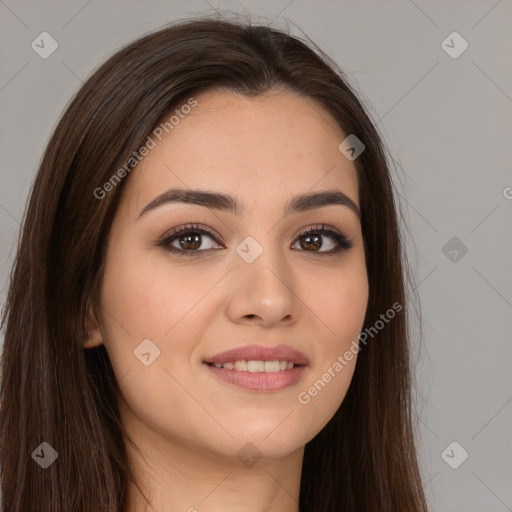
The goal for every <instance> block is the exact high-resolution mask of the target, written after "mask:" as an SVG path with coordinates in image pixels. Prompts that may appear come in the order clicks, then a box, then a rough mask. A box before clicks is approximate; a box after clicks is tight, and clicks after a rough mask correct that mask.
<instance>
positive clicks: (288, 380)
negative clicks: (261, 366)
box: [205, 363, 306, 391]
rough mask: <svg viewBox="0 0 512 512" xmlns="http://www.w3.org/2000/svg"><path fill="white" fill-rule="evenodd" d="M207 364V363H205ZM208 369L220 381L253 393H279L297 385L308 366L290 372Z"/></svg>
mask: <svg viewBox="0 0 512 512" xmlns="http://www.w3.org/2000/svg"><path fill="white" fill-rule="evenodd" d="M205 364H206V363H205ZM206 367H207V368H208V369H209V370H210V371H211V372H213V373H214V374H215V375H217V377H219V379H221V380H223V381H225V382H228V383H229V384H233V385H235V386H238V387H240V388H244V389H250V390H252V391H279V390H280V389H284V388H287V387H288V386H293V385H294V384H297V383H298V382H299V381H300V379H301V378H302V374H303V373H304V371H305V370H306V366H294V367H293V368H291V369H290V370H279V371H278V372H268V373H267V372H249V371H247V372H244V371H238V370H227V369H226V368H217V367H216V366H215V365H209V364H206Z"/></svg>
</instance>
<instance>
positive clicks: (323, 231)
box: [156, 222, 354, 256]
mask: <svg viewBox="0 0 512 512" xmlns="http://www.w3.org/2000/svg"><path fill="white" fill-rule="evenodd" d="M190 232H194V233H199V234H202V235H207V236H209V237H210V238H212V239H213V240H214V241H215V242H216V243H220V244H222V245H224V242H223V241H222V237H221V236H220V235H218V234H217V233H215V232H214V231H213V230H211V229H210V228H208V227H207V226H205V225H203V224H199V223H194V222H190V223H188V224H184V225H181V226H177V227H174V228H171V229H170V230H168V231H166V232H165V233H164V234H163V235H162V237H160V239H159V240H158V241H157V243H156V245H159V246H163V247H164V248H167V247H169V246H170V240H171V239H172V238H176V237H178V236H181V235H183V234H186V233H190ZM314 233H317V234H320V235H321V236H328V237H330V238H332V239H333V240H334V241H335V242H336V248H335V249H334V250H332V249H331V250H330V251H312V253H313V254H315V253H316V254H320V255H325V256H328V255H332V256H334V255H336V254H338V253H340V252H343V251H346V250H348V249H350V248H351V247H353V245H354V241H353V239H352V238H349V237H348V236H346V235H345V234H344V233H343V232H342V231H340V230H339V229H338V228H336V227H334V226H331V225H329V224H325V223H321V224H320V223H319V224H313V225H310V226H307V227H305V228H303V229H301V231H300V232H299V233H298V234H297V235H296V237H295V239H294V244H295V241H296V240H298V239H299V238H300V237H301V236H305V235H308V234H314ZM224 248H225V247H224ZM167 250H168V251H169V252H173V253H178V254H181V255H195V254H199V253H202V252H207V253H208V252H210V251H211V250H212V249H208V250H202V251H199V250H196V251H185V250H181V249H178V248H176V247H172V249H167ZM301 252H306V253H307V252H308V251H301Z"/></svg>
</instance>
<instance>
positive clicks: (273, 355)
mask: <svg viewBox="0 0 512 512" xmlns="http://www.w3.org/2000/svg"><path fill="white" fill-rule="evenodd" d="M243 359H245V360H246V361H250V360H253V361H275V360H280V361H290V362H292V363H294V364H296V365H303V366H307V365H308V364H309V360H308V358H307V357H306V356H305V355H304V354H303V353H302V352H299V351H298V350H295V349H294V348H292V347H290V346H288V345H277V346H276V347H264V346H263V345H246V346H244V347H236V348H232V349H230V350H226V351H225V352H221V353H220V354H216V355H214V356H212V357H209V358H207V359H205V360H204V361H203V362H204V363H217V364H224V363H230V362H234V361H241V360H243Z"/></svg>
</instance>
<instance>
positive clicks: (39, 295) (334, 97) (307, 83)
mask: <svg viewBox="0 0 512 512" xmlns="http://www.w3.org/2000/svg"><path fill="white" fill-rule="evenodd" d="M214 87H225V88H228V89H230V90H233V91H236V92H238V93H241V94H244V95H247V96H252V97H254V96H258V95H261V94H263V93H265V92H267V91H269V90H272V89H274V90H275V89H279V90H283V91H290V92H292V93H294V94H299V95H301V96H303V97H304V98H306V99H312V100H315V101H316V102H317V104H320V105H322V106H323V108H325V110H326V111H327V112H329V113H330V114H331V115H332V116H334V118H335V119H336V120H337V121H338V123H339V126H340V128H341V129H342V131H343V132H344V133H345V134H347V135H348V134H354V135H355V136H357V138H358V139H360V140H361V141H362V142H363V143H364V145H365V146H366V148H365V150H364V152H363V153H362V154H361V155H360V156H359V157H358V158H357V159H356V160H355V165H356V169H357V174H358V183H359V202H360V208H361V222H362V231H363V239H364V245H365V255H366V262H367V263H366V264H367V273H368V280H369V286H370V294H369V303H368V307H367V314H366V318H365V323H364V328H365V329H366V328H368V327H370V326H372V325H373V324H374V323H375V322H376V320H378V319H379V318H380V315H381V314H382V313H384V312H386V311H387V310H388V309H389V308H390V307H391V306H392V305H393V304H395V303H398V304H400V305H402V306H403V311H402V312H401V313H400V314H397V315H396V316H395V318H394V319H393V321H391V322H389V323H388V324H387V325H386V326H385V328H383V329H382V330H381V331H380V332H379V334H378V336H375V338H374V339H372V340H371V341H369V342H368V343H367V344H366V345H365V346H364V347H363V349H362V350H361V352H360V353H359V356H358V360H357V365H356V368H355V373H354V376H353V380H352V383H351V385H350V387H349V390H348V392H347V395H346V397H345V399H344V401H343V403H342V405H341V406H340V408H339V410H338V411H337V412H336V414H335V415H334V417H333V418H332V419H331V420H330V421H329V423H328V424H327V425H326V426H325V427H324V428H323V430H322V431H321V432H320V433H319V434H318V435H317V436H316V437H315V438H314V439H313V440H311V441H310V442H309V443H307V445H306V447H305V454H304V460H303V468H302V479H301V486H300V496H299V505H300V510H301V511H302V512H306V511H307V512H320V511H321V512H339V511H341V510H343V511H345V512H349V511H351V512H356V511H357V512H360V511H365V512H366V511H377V510H378V511H380V512H385V511H389V512H391V511H393V512H396V511H407V512H425V511H426V510H427V508H426V503H425V498H424V495H423V490H422V485H421V479H420V472H419V468H418V461H417V456H416V450H415V443H414V435H415V430H414V424H413V421H412V404H413V401H412V393H411V373H410V361H409V359H410V356H409V348H408V339H409V338H410V334H409V332H408V323H407V314H406V313H407V305H406V284H407V272H406V261H405V259H404V255H403V247H402V241H401V236H400V229H399V223H398V211H397V210H398V209H397V205H396V204H395V197H394V193H393V191H394V187H393V185H392V182H391V177H390V171H389V167H388V162H387V157H386V154H387V153H386V150H385V147H384V145H383V143H382V141H381V137H380V136H379V134H378V131H377V129H376V128H375V126H374V124H372V122H371V120H370V116H369V114H368V112H367V110H366V107H365V106H363V104H362V102H361V101H360V100H359V99H358V97H357V96H356V94H355V93H354V92H353V90H352V88H351V87H350V86H349V85H348V80H347V77H346V76H345V75H344V73H343V72H342V70H341V69H339V68H338V67H337V65H336V64H335V63H334V62H333V61H331V60H330V59H329V57H327V56H326V55H325V54H324V53H323V52H322V51H321V50H320V49H318V48H316V47H315V48H314V49H313V48H312V47H310V46H308V44H306V43H304V42H303V41H301V40H300V38H296V37H292V36H291V35H290V34H288V33H286V32H285V31H280V30H277V29H271V28H269V27H266V26H252V25H251V24H250V23H242V22H240V21H228V20H221V19H213V18H209V17H202V18H196V19H188V20H185V21H183V20H182V21H180V22H179V23H174V24H171V25H169V26H166V27H165V28H163V29H160V30H158V31H156V32H154V33H151V34H149V35H145V36H144V37H142V38H140V39H138V40H137V41H135V42H133V43H131V44H129V45H127V46H126V47H124V48H122V49H121V50H120V51H119V52H117V53H116V54H115V55H114V56H112V57H111V58H110V59H108V60H107V61H106V62H105V63H104V64H103V65H101V66H100V67H99V68H98V69H97V70H96V71H95V72H94V73H93V74H92V76H91V77H90V78H89V79H88V80H87V81H86V82H85V84H84V85H83V86H82V87H81V88H80V90H79V91H78V93H77V94H76V96H75V97H74V98H73V100H72V101H71V102H70V104H69V105H68V107H67V109H66V111H65V112H64V114H63V115H62V118H61V119H60V121H59V123H58V125H57V127H56V129H55V131H54V133H53V135H52V137H51V139H50V141H49V143H48V146H47V149H46V151H45V153H44V156H43V159H42V162H41V165H40V168H39V171H38V173H37V176H36V179H35V183H34V185H33V189H32V193H31V197H30V201H29V203H28V209H27V211H26V213H25V218H24V223H23V228H22V232H21V235H20V242H19V246H18V250H17V256H16V259H15V264H14V268H13V271H12V274H11V281H10V287H9V291H8V297H7V302H6V306H5V309H4V312H3V316H2V329H4V330H5V337H4V346H3V354H2V361H1V371H2V375H1V378H2V382H1V392H0V427H1V432H0V457H1V459H0V461H1V490H2V494H3V510H4V511H9V512H36V511H38V512H41V511H48V512H49V511H59V512H60V511H62V512H69V511H76V512H91V511H93V510H94V511H98V512H100V511H101V512H103V511H105V512H106V511H108V512H122V511H124V510H126V507H127V505H128V504H127V488H128V482H129V480H131V481H134V478H133V474H132V472H131V468H130V465H129V463H128V457H127V450H126V446H125V444H124V443H125V439H124V432H123V427H122V425H121V423H120V419H119V414H118V408H117V403H116V399H115V397H116V391H117V389H118V388H117V382H116V379H115V376H114V373H113V370H112V367H111V364H110V361H109V358H108V355H107V353H106V350H105V348H104V346H103V345H101V346H99V347H96V348H94V349H87V350H86V349H84V348H83V344H84V342H85V340H86V338H87V326H86V321H85V319H86V313H87V311H88V307H89V305H91V304H92V305H93V307H95V308H97V307H100V306H98V289H99V288H98V285H99V283H100V282H101V279H102V268H103V267H102V264H103V262H104V250H105V247H106V240H107V237H108V234H109V228H110V226H111V223H112V220H113V217H114V215H115V213H116V209H117V205H118V203H119V198H120V194H121V192H122V189H123V185H124V184H125V183H126V180H127V179H129V176H127V177H125V178H124V180H121V181H120V183H119V184H117V186H115V187H112V190H110V191H109V192H108V193H106V194H103V197H102V198H101V199H98V193H96V194H95V190H97V189H98V188H101V187H102V186H103V185H104V184H105V183H106V182H108V181H109V180H110V179H111V177H112V175H113V173H114V172H115V171H116V170H118V169H120V168H122V167H123V165H124V164H125V163H126V162H127V161H129V159H130V157H131V156H132V155H133V154H134V152H137V151H138V149H139V148H141V146H142V145H143V144H144V143H145V141H146V140H147V138H148V136H149V135H150V134H151V132H152V131H153V129H154V128H155V126H157V123H158V122H159V121H160V120H161V119H162V117H163V116H164V115H165V114H166V113H169V112H170V111H171V110H172V109H173V108H175V107H176V106H177V105H179V104H180V103H181V102H182V101H184V100H186V99H187V98H190V97H191V96H192V95H197V94H198V93H199V92H202V91H206V90H208V89H211V88H214ZM340 142H341V141H340ZM135 172H136V171H135ZM372 337H373V336H372ZM43 442H46V443H48V444H49V445H50V446H51V447H53V449H54V450H55V451H56V452H57V454H58V459H57V461H58V463H55V464H52V465H51V466H50V467H48V468H47V469H46V470H44V471H43V470H42V469H41V468H40V467H39V465H38V464H36V463H35V462H34V460H32V458H33V452H34V450H36V449H37V448H38V447H40V445H41V443H43ZM45 446H46V445H43V447H45ZM39 449H40V448H39Z"/></svg>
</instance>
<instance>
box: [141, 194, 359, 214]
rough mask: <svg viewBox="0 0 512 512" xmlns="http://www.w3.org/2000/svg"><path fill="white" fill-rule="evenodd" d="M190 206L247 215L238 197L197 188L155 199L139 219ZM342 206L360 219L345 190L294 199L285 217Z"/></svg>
mask: <svg viewBox="0 0 512 512" xmlns="http://www.w3.org/2000/svg"><path fill="white" fill-rule="evenodd" d="M176 202H178V203H189V204H196V205H198V206H204V207H206V208H211V209H215V210H221V211H227V212H229V213H233V214H235V215H243V214H244V213H245V211H246V208H245V206H243V205H242V203H241V202H240V201H238V200H237V199H236V198H235V197H233V196H230V195H227V194H222V193H219V192H209V191H206V190H197V189H195V190H194V189H182V188H174V189H170V190H167V191H166V192H163V193H162V194H160V195H158V196H157V197H155V198H154V199H153V200H152V201H150V202H149V203H148V204H147V205H146V206H144V208H142V210H141V211H140V213H139V215H138V217H137V220H138V219H140V218H141V217H142V216H143V215H144V214H146V213H147V212H149V211H150V210H153V209H155V208H157V207H158V206H161V205H164V204H168V203H176ZM336 204H337V205H341V206H346V207H348V208H350V209H351V210H352V211H353V212H354V213H355V214H356V215H357V217H358V218H359V219H360V218H361V213H360V211H359V208H358V207H357V205H356V203H355V202H354V201H352V199H350V197H348V196H347V195H346V194H344V193H343V192H341V190H325V191H322V192H311V193H309V194H299V195H296V196H293V197H292V198H291V200H290V201H288V203H287V204H286V206H285V209H284V214H285V215H290V214H292V213H296V212H304V211H307V210H313V209H317V208H323V207H325V206H329V205H336Z"/></svg>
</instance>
